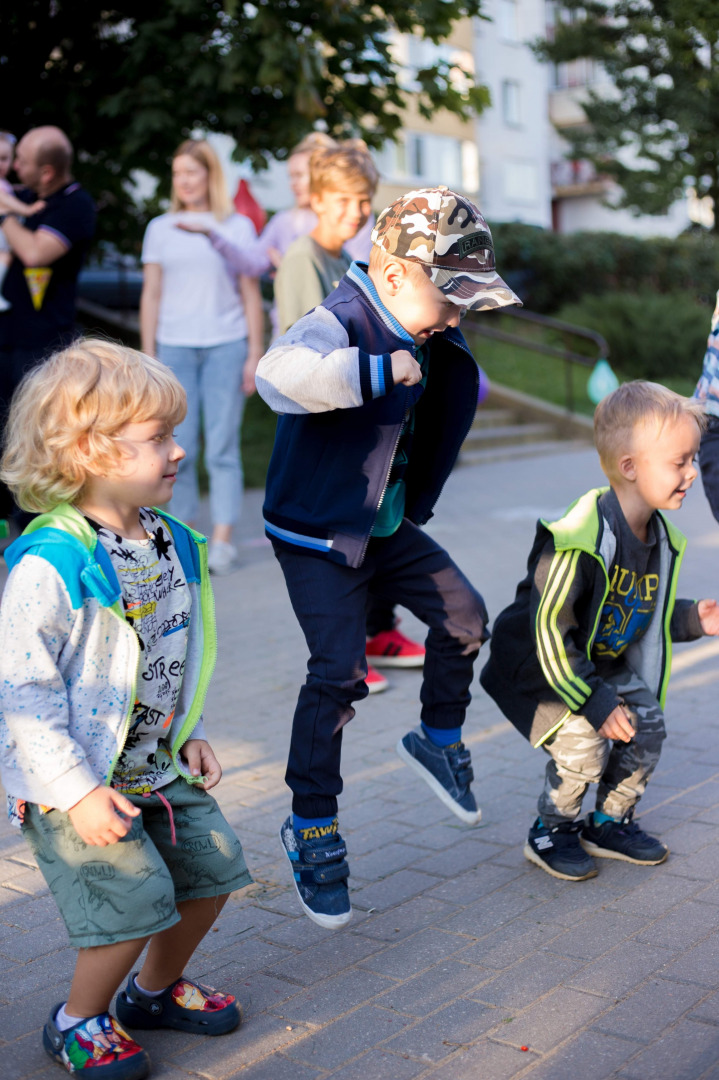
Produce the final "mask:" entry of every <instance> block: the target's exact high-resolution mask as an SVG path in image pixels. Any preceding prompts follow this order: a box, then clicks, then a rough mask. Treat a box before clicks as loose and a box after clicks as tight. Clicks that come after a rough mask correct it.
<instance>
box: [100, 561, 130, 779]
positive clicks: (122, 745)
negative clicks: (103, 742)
mask: <svg viewBox="0 0 719 1080" xmlns="http://www.w3.org/2000/svg"><path fill="white" fill-rule="evenodd" d="M98 543H99V541H98ZM118 602H119V601H118ZM110 610H111V611H112V613H113V615H114V616H115V618H117V619H119V620H120V622H121V623H122V625H123V628H124V629H125V631H126V632H127V633H128V634H131V635H132V642H133V646H134V650H133V651H134V653H135V665H134V674H133V676H132V686H131V692H130V705H129V707H128V710H127V716H126V717H125V724H124V727H123V731H122V742H121V743H120V744H119V747H118V750H117V753H116V754H115V756H114V758H113V759H112V762H111V763H110V768H109V769H108V772H107V779H106V781H105V787H110V785H111V783H112V777H113V774H114V772H115V766H116V765H117V759H118V758H119V756H120V754H121V753H122V751H123V750H124V749H125V740H126V739H127V732H128V730H129V728H130V721H131V720H132V712H133V709H134V708H135V697H136V695H137V668H138V666H139V663H140V644H139V642H138V640H137V634H136V633H135V631H134V630H132V629H130V627H129V626H128V625H127V623H126V622H125V619H124V618H123V617H122V616H121V615H120V614H119V612H118V611H116V610H115V605H114V604H113V606H112V607H111V608H110Z"/></svg>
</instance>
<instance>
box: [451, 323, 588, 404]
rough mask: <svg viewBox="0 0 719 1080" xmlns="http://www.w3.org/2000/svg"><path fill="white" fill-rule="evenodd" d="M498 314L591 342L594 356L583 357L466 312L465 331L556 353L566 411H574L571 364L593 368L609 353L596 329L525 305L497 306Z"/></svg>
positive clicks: (506, 342) (548, 352) (547, 353)
mask: <svg viewBox="0 0 719 1080" xmlns="http://www.w3.org/2000/svg"><path fill="white" fill-rule="evenodd" d="M497 310H498V312H499V314H501V315H507V316H511V317H512V318H514V319H522V320H523V321H524V322H529V323H533V324H534V325H535V326H541V327H544V328H546V329H549V330H558V331H560V332H561V333H565V334H572V335H574V337H578V338H584V340H586V341H591V342H592V343H593V344H594V345H596V347H597V355H596V356H594V357H592V356H585V355H584V354H583V353H578V352H574V351H573V350H572V349H560V348H559V347H558V346H556V345H548V344H546V342H543V341H533V340H532V339H531V338H527V337H522V336H521V335H520V334H512V333H510V332H508V331H506V330H499V329H497V328H496V327H493V326H491V325H490V320H489V319H487V315H488V314H491V312H485V313H483V314H482V315H481V316H475V317H474V318H473V317H472V315H473V313H472V312H469V313H468V317H467V319H466V320H465V322H464V323H463V326H464V327H465V328H466V329H467V330H471V332H472V333H473V334H477V335H478V336H479V337H486V338H490V339H491V340H492V341H501V342H504V343H505V344H507V345H517V346H519V347H520V348H522V349H528V350H529V351H531V352H539V353H543V354H544V355H545V356H555V357H557V358H558V359H560V360H564V362H565V369H564V373H565V382H564V389H565V395H566V407H567V412H570V413H572V412H574V386H573V380H572V365H573V364H579V365H580V366H581V367H594V365H595V364H596V363H597V361H598V360H606V359H607V358H608V356H609V344H608V343H607V340H606V338H604V337H602V335H601V334H600V333H598V332H597V331H596V330H590V329H589V328H588V327H586V326H576V325H575V324H574V323H568V322H564V321H563V320H562V319H554V318H552V317H551V316H549V315H539V314H537V312H536V311H527V310H526V308H516V307H506V308H499V309H497Z"/></svg>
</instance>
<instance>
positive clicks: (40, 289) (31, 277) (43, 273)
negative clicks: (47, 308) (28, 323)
mask: <svg viewBox="0 0 719 1080" xmlns="http://www.w3.org/2000/svg"><path fill="white" fill-rule="evenodd" d="M23 273H24V274H25V280H26V281H27V287H28V289H29V290H30V296H31V297H32V306H33V307H34V308H35V311H39V310H40V308H41V307H42V303H43V300H44V299H45V293H46V292H47V287H48V285H49V284H50V278H51V277H52V270H51V268H50V267H49V266H30V267H27V268H26V269H25V270H24V271H23Z"/></svg>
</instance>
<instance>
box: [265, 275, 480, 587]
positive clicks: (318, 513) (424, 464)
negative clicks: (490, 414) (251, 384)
mask: <svg viewBox="0 0 719 1080" xmlns="http://www.w3.org/2000/svg"><path fill="white" fill-rule="evenodd" d="M426 348H428V349H429V355H430V362H429V374H428V377H427V384H426V388H425V389H424V390H422V388H421V387H420V386H413V387H407V386H405V385H404V384H399V385H397V386H395V384H394V382H393V379H392V363H391V357H390V354H391V353H393V352H396V351H397V350H399V349H406V350H408V351H409V352H410V353H412V354H413V355H414V354H415V353H416V351H417V350H416V346H415V344H414V341H413V340H412V338H411V337H410V336H409V334H408V333H407V332H406V331H405V330H404V329H403V327H401V326H400V324H399V323H398V322H397V320H396V319H395V318H394V317H393V316H392V315H391V314H390V312H389V311H388V310H387V309H386V308H385V307H384V305H383V304H382V302H381V301H380V299H379V296H378V295H377V292H376V290H375V287H374V285H373V283H372V281H371V280H370V278H369V277H368V275H367V273H366V267H365V266H364V265H363V264H358V263H353V264H352V266H351V267H350V269H349V271H348V272H347V273H346V274H345V276H344V277H343V278H342V280H341V281H340V283H339V285H338V286H337V288H336V289H335V290H334V292H332V293H330V295H329V296H328V297H327V299H326V300H324V302H323V303H322V304H321V305H319V307H316V308H315V309H314V310H313V311H311V312H309V313H308V314H307V315H305V316H304V317H303V318H302V319H300V320H299V322H297V323H295V324H294V326H292V327H291V328H290V329H289V331H288V332H287V333H286V334H285V335H284V336H283V337H281V338H279V339H278V340H277V341H276V342H274V344H273V345H272V347H271V348H270V349H269V351H268V352H267V353H266V354H265V356H264V357H263V358H262V360H261V361H260V364H259V367H258V369H257V374H256V384H257V389H258V391H259V393H260V395H261V397H262V398H263V399H264V400H265V401H266V402H267V404H268V405H269V406H270V407H271V408H272V409H273V410H274V411H275V412H277V413H278V414H279V419H278V421H277V433H276V436H275V445H274V450H273V453H272V459H271V461H270V466H269V471H268V475H267V488H266V496H265V505H264V516H265V527H266V531H267V535H268V536H269V537H270V539H271V540H272V541H273V542H274V543H276V544H279V545H281V546H286V547H289V548H290V549H291V550H294V551H298V550H303V551H305V552H306V553H307V554H311V555H313V556H316V557H319V558H328V559H330V560H332V561H334V562H337V563H341V564H343V565H346V566H352V567H358V566H361V565H362V562H363V559H364V556H365V552H366V549H367V543H368V541H369V538H370V535H371V533H372V529H373V527H374V523H375V519H376V516H377V510H378V508H379V506H380V503H381V501H382V498H383V496H384V492H385V488H386V486H387V480H388V477H389V473H390V468H391V466H392V460H393V458H394V454H395V451H396V448H397V444H398V441H399V437H400V434H401V431H402V424H403V421H404V418H405V415H406V413H407V410H408V408H409V407H410V406H411V405H412V404H414V405H415V427H414V439H413V443H412V453H411V457H410V460H409V463H408V466H407V471H406V473H405V484H406V502H405V515H406V517H408V518H409V519H410V520H411V521H413V522H415V523H416V524H419V525H421V524H423V523H424V522H426V521H427V520H428V519H429V518H430V517H431V516H432V510H433V507H434V505H435V503H436V501H437V499H438V497H439V495H440V493H441V491H442V488H443V486H444V483H445V481H446V480H447V477H448V476H449V474H450V472H451V470H452V467H453V466H454V464H455V461H456V459H457V455H458V453H459V450H460V447H461V445H462V443H463V442H464V439H465V437H466V435H467V432H468V430H469V428H470V425H471V423H472V419H473V417H474V414H475V410H476V407H477V392H478V385H479V376H478V370H477V365H476V363H475V361H474V359H473V357H472V354H471V352H470V350H469V348H468V346H467V343H466V342H465V340H464V338H463V336H462V334H461V333H460V332H459V330H456V329H454V328H448V329H446V330H444V331H443V332H442V333H440V334H434V335H433V336H432V337H431V338H430V339H429V343H428V345H427V346H426Z"/></svg>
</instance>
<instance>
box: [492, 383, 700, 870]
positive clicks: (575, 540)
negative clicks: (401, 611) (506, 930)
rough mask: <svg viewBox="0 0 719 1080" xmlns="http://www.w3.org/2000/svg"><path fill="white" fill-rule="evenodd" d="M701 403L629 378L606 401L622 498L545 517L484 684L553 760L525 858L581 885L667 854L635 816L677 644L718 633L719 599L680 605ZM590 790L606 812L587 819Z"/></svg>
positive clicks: (603, 410)
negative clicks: (609, 862) (683, 512)
mask: <svg viewBox="0 0 719 1080" xmlns="http://www.w3.org/2000/svg"><path fill="white" fill-rule="evenodd" d="M703 423H704V420H703V415H702V410H701V406H700V405H699V403H698V402H695V401H692V400H691V399H689V398H683V397H680V396H679V395H678V394H675V393H673V392H672V391H671V390H668V389H666V387H664V386H659V385H657V384H655V383H649V382H639V381H638V382H631V383H625V384H624V385H623V386H620V387H619V389H617V390H615V391H614V392H613V393H611V394H609V395H608V396H607V397H606V398H604V400H603V401H602V402H600V404H599V405H598V406H597V410H596V413H595V418H594V436H595V443H596V446H597V450H598V452H599V459H600V462H601V465H602V469H603V471H604V473H605V474H606V476H607V479H608V480H609V485H610V486H609V487H608V488H601V489H597V490H595V491H590V492H587V494H586V495H583V496H582V497H581V498H580V499H578V500H577V501H576V502H575V503H573V504H572V505H571V506H570V507H569V510H568V511H567V513H566V514H565V515H564V517H562V518H560V520H559V521H540V522H539V523H538V525H537V533H536V537H535V541H534V545H533V547H532V551H531V553H530V556H529V560H528V572H527V575H526V577H525V578H524V580H523V581H522V582H520V584H519V586H518V588H517V594H516V597H515V600H514V603H513V604H511V605H510V606H509V607H508V608H506V609H505V610H504V611H503V612H502V613H501V615H500V616H499V617H498V619H497V621H496V623H495V626H494V630H493V636H492V642H491V646H492V647H491V655H490V659H489V660H488V662H487V664H486V665H485V667H484V670H483V671H482V675H481V680H480V681H481V683H482V686H483V687H484V688H485V690H486V691H487V693H488V694H490V695H491V697H493V698H494V700H495V701H496V702H497V704H498V705H499V707H500V708H501V710H502V712H503V713H504V714H505V716H507V718H508V719H509V720H510V721H511V722H512V723H513V724H514V725H515V727H517V728H518V730H519V731H520V732H521V733H522V734H523V735H524V736H525V738H527V739H528V740H529V741H530V742H531V743H532V745H533V746H536V747H539V746H541V747H542V748H543V749H544V750H545V751H546V752H547V753H548V754H549V757H550V761H549V762H548V764H547V769H546V779H545V785H544V790H543V792H542V794H541V796H540V798H539V802H538V809H539V817H538V818H537V819H536V821H535V822H534V824H533V825H532V826H531V828H530V830H529V836H528V838H527V844H526V846H525V848H524V854H525V856H526V858H527V859H529V861H530V862H533V863H535V864H536V865H537V866H540V867H541V868H542V869H543V870H546V872H547V873H549V874H551V875H552V876H553V877H557V878H562V879H565V880H569V881H583V880H584V879H585V878H590V877H594V876H595V875H596V873H597V869H596V866H595V863H594V860H593V858H592V856H598V857H601V858H610V859H623V860H625V861H627V862H632V863H637V864H640V865H645V866H653V865H655V864H657V863H661V862H664V860H665V859H666V857H667V855H668V854H669V851H668V849H667V847H666V845H664V844H663V843H661V842H660V841H659V840H657V839H655V838H654V837H651V836H648V835H647V834H646V833H645V832H644V831H643V830H642V829H641V828H640V827H639V825H638V824H637V823H636V822H635V821H634V820H633V813H634V807H635V806H636V804H637V802H638V801H639V799H640V798H641V796H642V794H643V792H644V790H645V788H646V785H647V782H648V780H649V778H650V776H651V774H652V772H653V771H654V768H655V767H656V764H657V762H658V760H659V754H660V752H661V746H662V742H663V740H664V738H665V734H666V732H665V728H664V716H663V707H664V699H665V696H666V689H667V683H668V680H669V672H670V668H671V649H672V641H690V640H693V639H694V638H697V637H700V636H701V635H702V634H712V635H717V634H719V607H718V606H717V603H716V601H714V600H700V601H699V602H698V603H694V602H692V601H689V600H677V599H676V585H677V577H678V574H679V567H680V565H681V561H682V558H683V555H684V549H685V547H686V540H685V538H684V537H683V536H682V534H681V533H680V532H679V531H678V529H676V528H675V527H674V525H672V524H671V522H669V521H668V520H667V519H666V518H665V517H664V515H663V514H662V513H661V511H662V510H678V509H679V508H680V507H681V505H682V503H683V501H684V498H685V496H686V493H687V491H688V490H689V488H690V487H691V485H692V483H693V482H694V480H695V479H696V476H697V469H696V467H695V465H694V459H695V457H696V454H697V451H698V448H699V439H700V435H701V428H702V426H703ZM590 783H596V784H598V791H597V802H596V810H595V811H594V812H593V813H590V814H589V815H588V817H587V818H586V820H585V821H584V822H582V821H580V820H578V818H579V814H580V811H581V806H582V798H583V796H584V794H585V792H586V790H587V787H588V785H589V784H590Z"/></svg>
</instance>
